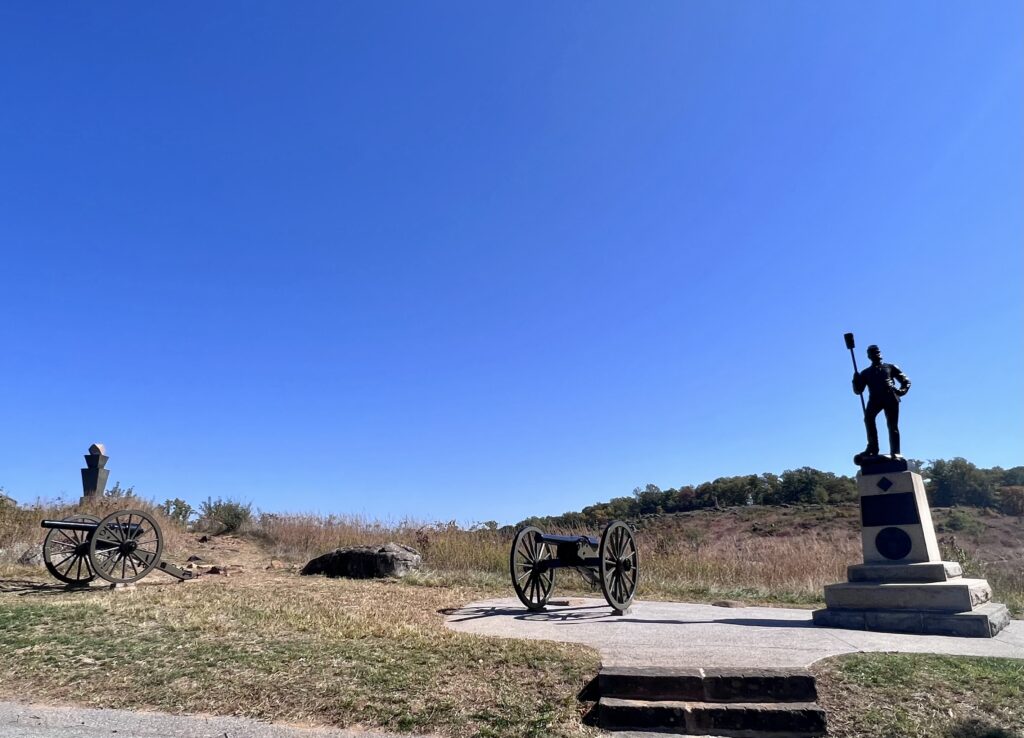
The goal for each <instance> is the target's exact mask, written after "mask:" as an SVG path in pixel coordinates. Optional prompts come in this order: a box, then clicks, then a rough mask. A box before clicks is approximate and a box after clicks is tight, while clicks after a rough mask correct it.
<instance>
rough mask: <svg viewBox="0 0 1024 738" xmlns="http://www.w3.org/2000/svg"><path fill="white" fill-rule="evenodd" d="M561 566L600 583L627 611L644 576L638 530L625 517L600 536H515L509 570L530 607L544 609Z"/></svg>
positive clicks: (534, 532) (530, 531)
mask: <svg viewBox="0 0 1024 738" xmlns="http://www.w3.org/2000/svg"><path fill="white" fill-rule="evenodd" d="M556 569H575V570H576V571H577V572H578V573H579V574H580V576H581V577H583V580H584V581H585V582H587V583H588V584H590V585H591V586H595V585H598V584H600V586H601V591H602V593H603V594H604V598H605V601H606V602H607V603H608V604H609V606H611V608H612V609H613V610H614V611H615V613H616V614H617V615H621V614H623V613H625V612H626V610H628V609H629V606H630V604H632V602H633V596H634V595H635V594H636V587H637V583H638V582H639V578H640V559H639V555H638V553H637V547H636V539H635V538H634V537H633V531H632V530H631V529H630V528H629V526H628V525H626V524H625V523H623V522H622V521H620V520H615V521H613V522H611V523H609V524H608V526H607V527H606V528H605V529H604V532H603V533H602V534H601V537H600V538H595V537H593V536H587V535H577V536H572V535H554V534H550V533H544V532H542V531H541V530H540V529H539V528H536V527H534V526H532V525H531V526H526V527H524V528H520V529H519V530H518V531H517V532H516V535H515V538H513V539H512V551H511V553H510V554H509V573H510V574H511V576H512V587H513V589H515V592H516V596H518V597H519V601H520V602H522V603H523V604H524V605H526V607H527V608H528V609H529V610H531V611H535V612H536V611H540V610H543V609H544V606H545V605H546V604H547V602H548V600H549V599H550V598H551V593H552V591H553V590H554V586H555V570H556Z"/></svg>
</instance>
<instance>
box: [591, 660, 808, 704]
mask: <svg viewBox="0 0 1024 738" xmlns="http://www.w3.org/2000/svg"><path fill="white" fill-rule="evenodd" d="M597 687H598V693H599V694H600V695H601V696H602V697H618V698H620V699H627V700H677V701H678V700H685V701H690V702H814V701H815V700H817V699H818V693H817V689H816V688H815V685H814V676H813V675H812V674H811V673H810V672H808V671H807V670H805V669H673V668H660V667H641V668H635V667H602V669H601V673H600V674H599V675H598V677H597Z"/></svg>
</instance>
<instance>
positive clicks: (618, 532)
mask: <svg viewBox="0 0 1024 738" xmlns="http://www.w3.org/2000/svg"><path fill="white" fill-rule="evenodd" d="M597 555H598V558H599V559H600V560H601V564H600V568H599V570H598V573H599V574H600V577H601V591H602V592H604V598H605V599H606V600H607V601H608V604H609V605H611V606H612V607H613V608H615V610H617V611H618V612H625V611H626V610H628V609H629V606H630V605H631V604H632V603H633V595H635V594H636V585H637V582H638V581H639V579H640V557H639V555H638V554H637V550H636V540H635V539H634V538H633V531H631V530H630V529H629V526H628V525H626V524H625V523H623V522H622V521H619V520H616V521H614V522H612V523H609V525H608V527H607V528H605V529H604V533H602V534H601V545H600V547H599V549H598V553H597Z"/></svg>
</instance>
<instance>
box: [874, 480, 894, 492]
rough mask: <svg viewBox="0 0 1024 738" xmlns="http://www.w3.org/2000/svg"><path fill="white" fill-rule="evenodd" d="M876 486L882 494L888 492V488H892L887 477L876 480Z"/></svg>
mask: <svg viewBox="0 0 1024 738" xmlns="http://www.w3.org/2000/svg"><path fill="white" fill-rule="evenodd" d="M876 486H877V487H878V488H879V489H880V490H882V491H883V492H888V491H889V488H890V487H891V486H892V482H890V481H889V478H888V477H882V478H881V479H879V480H878V484H877V485H876Z"/></svg>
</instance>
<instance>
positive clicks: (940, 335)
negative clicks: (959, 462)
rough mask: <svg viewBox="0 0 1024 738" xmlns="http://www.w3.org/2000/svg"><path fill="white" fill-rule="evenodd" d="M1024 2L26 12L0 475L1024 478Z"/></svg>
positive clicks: (338, 495) (149, 480)
mask: <svg viewBox="0 0 1024 738" xmlns="http://www.w3.org/2000/svg"><path fill="white" fill-rule="evenodd" d="M1022 27H1024V6H1022V5H1021V4H1020V3H1017V2H990V3H979V4H966V3H954V2H930V3H913V2H907V3H886V4H882V3H878V4H872V5H870V6H866V5H864V4H863V3H852V2H851V3H838V2H837V3H818V2H802V3H797V2H774V3H756V2H721V3H719V2H715V3H711V2H709V3H697V2H660V3H658V2H655V3H645V4H642V5H640V6H638V5H636V4H623V3H619V4H613V3H604V2H587V3H559V4H555V5H552V4H550V3H522V4H517V5H516V6H515V7H513V6H499V5H491V4H482V3H458V4H457V3H447V2H446V3H416V4H411V3H378V2H373V3H360V4H357V3H346V2H306V3H300V4H296V3H284V2H278V3H256V2H248V1H247V2H244V3H243V2H220V3H216V4H213V5H210V4H208V3H197V2H182V3H175V4H174V5H173V6H169V5H139V4H135V3H122V4H119V3H102V4H98V3H86V2H74V3H60V4H57V3H37V2H25V3H5V4H3V5H2V6H0V100H2V101H3V103H2V105H0V131H2V133H3V145H2V146H0V172H3V176H2V177H0V249H2V257H3V272H2V273H3V276H4V279H3V290H2V294H0V305H2V307H3V311H4V315H5V316H6V320H5V321H4V331H3V335H4V339H3V346H4V349H5V350H4V352H3V364H2V370H0V372H2V373H0V376H2V378H3V386H4V392H3V394H2V399H0V410H2V415H0V417H2V418H3V422H2V423H0V485H2V486H3V487H4V488H5V489H6V491H7V492H8V493H9V494H11V495H12V496H14V497H15V498H16V499H18V500H21V501H30V500H33V499H35V498H36V497H53V496H56V495H58V494H65V495H66V496H69V497H77V495H78V494H79V492H80V481H79V474H78V468H79V467H80V466H81V457H80V454H82V453H84V452H85V450H86V448H87V447H88V445H89V444H90V443H92V442H93V441H103V442H105V443H106V444H107V447H108V451H109V453H110V456H111V461H110V464H109V467H110V469H111V481H112V482H113V481H114V480H115V479H116V480H120V482H121V483H122V485H134V486H135V487H136V489H137V490H138V491H140V492H142V493H143V494H144V495H146V496H149V497H153V498H156V499H158V500H162V499H164V498H167V497H174V496H181V497H184V498H186V499H188V500H189V501H191V502H193V504H195V503H197V502H198V501H199V500H202V499H205V498H206V497H207V496H208V495H212V496H214V497H217V496H230V497H234V498H240V499H243V500H247V501H252V502H253V503H254V504H255V505H256V506H257V507H259V508H261V509H264V510H273V511H320V512H325V513H327V512H335V513H359V514H364V515H368V516H370V517H379V518H398V517H401V516H406V515H408V516H413V517H416V518H421V519H458V520H461V521H473V520H487V519H497V520H499V521H502V522H510V521H515V520H519V519H522V518H524V517H527V516H529V515H533V514H551V513H559V512H562V511H564V510H569V509H578V508H579V507H580V506H582V505H585V504H590V503H593V502H595V501H599V500H605V499H608V498H610V497H612V496H618V495H622V494H628V493H629V492H630V490H631V489H632V488H633V487H634V486H637V485H642V484H645V483H648V482H652V483H655V484H658V485H660V486H662V487H669V486H678V485H681V484H687V483H696V482H700V481H704V480H708V479H713V478H715V477H717V476H722V475H732V474H743V473H755V472H762V471H776V472H781V471H782V470H784V469H788V468H795V467H799V466H804V465H810V466H815V467H818V468H822V469H828V470H833V471H836V472H840V473H852V472H853V471H854V468H853V467H852V464H851V461H850V457H851V455H852V454H853V453H854V452H856V451H858V450H860V449H862V448H863V445H864V438H863V427H862V425H861V423H860V418H859V412H860V411H859V404H858V401H857V399H856V398H855V396H854V395H853V394H852V393H851V392H850V389H849V381H850V374H851V367H850V357H849V354H848V352H846V351H845V349H844V346H843V341H842V334H843V333H844V332H846V331H854V332H855V333H856V334H857V338H858V342H859V346H860V349H859V350H858V354H859V360H860V361H861V362H864V361H866V359H864V358H863V348H865V347H866V346H867V344H868V343H878V344H880V345H881V346H882V348H883V351H884V353H885V354H886V358H887V359H888V360H891V361H894V362H896V363H897V364H899V365H900V366H901V367H902V368H903V369H904V370H905V371H906V373H907V374H908V375H909V376H910V378H911V379H912V380H913V382H914V387H913V389H912V390H911V393H910V394H909V395H908V397H907V398H906V401H905V404H904V405H903V411H902V412H903V422H902V428H903V438H904V453H905V454H906V455H908V456H912V457H915V458H923V459H929V458H949V457H952V456H958V455H959V456H965V457H967V458H969V459H971V460H972V461H975V462H976V463H978V464H980V465H984V466H991V465H1002V466H1014V465H1018V464H1021V463H1024V455H1022V453H1021V451H1022V449H1024V421H1022V411H1024V390H1022V383H1021V377H1022V376H1024V341H1022V337H1024V288H1022V286H1021V279H1022V276H1024V215H1022V204H1024V140H1022V133H1021V132H1022V131H1024V63H1022V59H1024V37H1022V35H1021V33H1020V28H1022Z"/></svg>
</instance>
